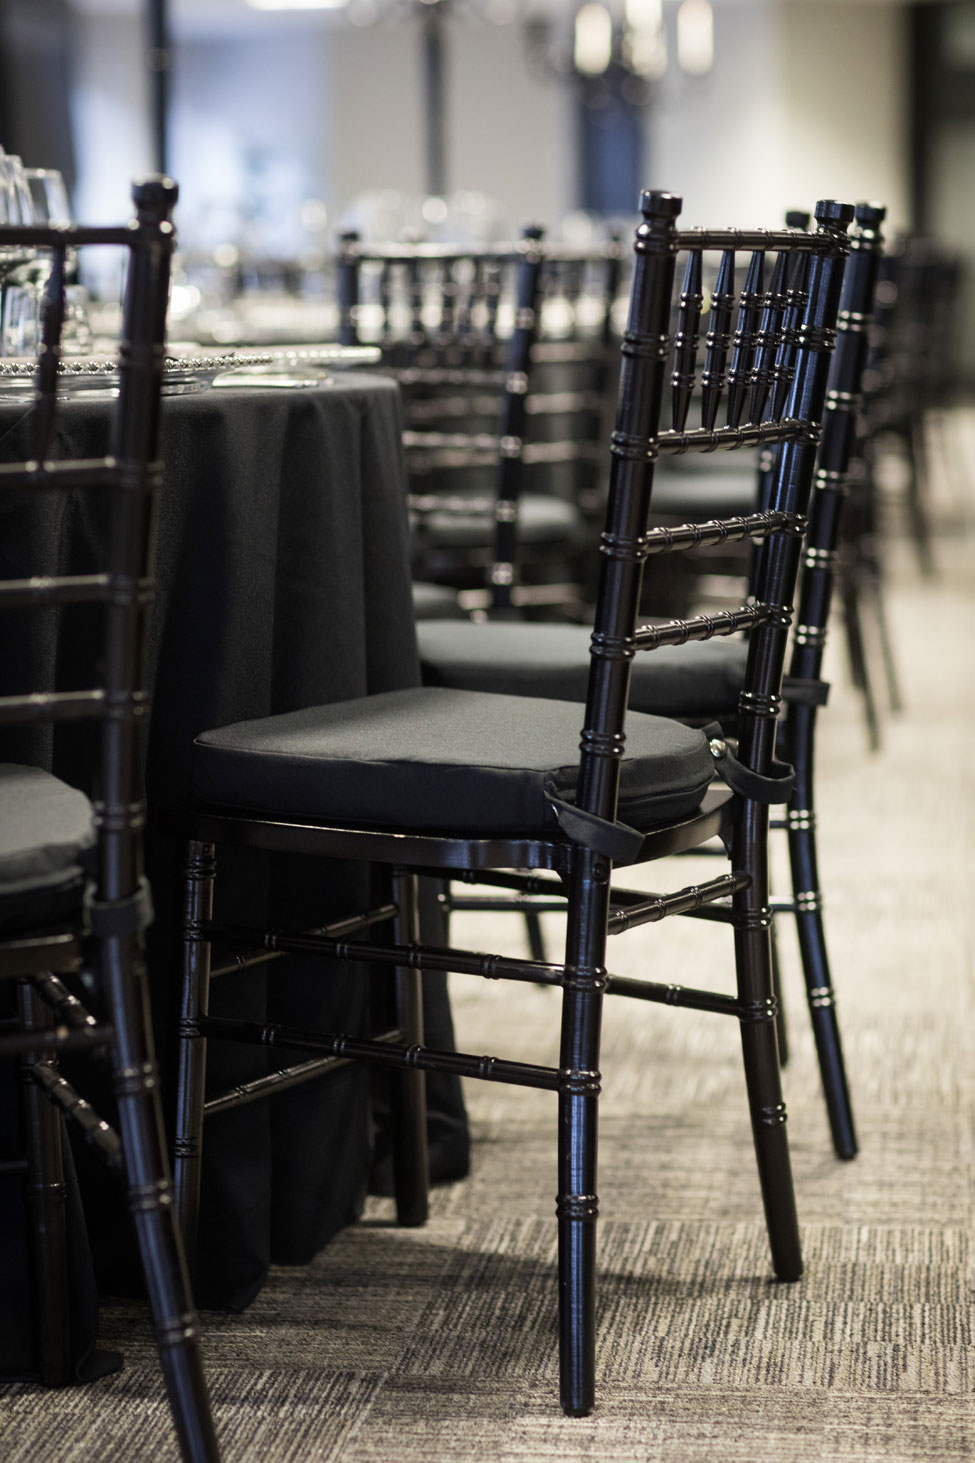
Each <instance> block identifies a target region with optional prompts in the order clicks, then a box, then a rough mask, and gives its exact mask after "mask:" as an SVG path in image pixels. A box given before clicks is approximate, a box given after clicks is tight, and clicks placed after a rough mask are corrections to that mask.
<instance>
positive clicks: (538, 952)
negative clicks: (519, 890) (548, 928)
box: [525, 909, 546, 962]
mask: <svg viewBox="0 0 975 1463" xmlns="http://www.w3.org/2000/svg"><path fill="white" fill-rule="evenodd" d="M525 934H526V935H527V936H528V950H529V954H530V955H531V958H532V960H541V961H543V962H544V961H545V959H546V954H545V936H544V935H543V934H542V921H541V918H540V916H539V914H538V911H537V910H534V909H526V910H525Z"/></svg>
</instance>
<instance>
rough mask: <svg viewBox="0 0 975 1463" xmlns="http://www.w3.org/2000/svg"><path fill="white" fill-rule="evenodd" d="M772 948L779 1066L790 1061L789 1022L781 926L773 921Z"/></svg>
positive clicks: (783, 1065) (785, 1064)
mask: <svg viewBox="0 0 975 1463" xmlns="http://www.w3.org/2000/svg"><path fill="white" fill-rule="evenodd" d="M770 939H771V949H772V994H773V996H774V997H775V1039H776V1042H777V1043H778V1048H779V1066H780V1067H785V1066H787V1065H788V1062H789V1023H788V1021H787V1019H786V1014H785V995H784V993H783V990H782V966H781V963H780V961H779V927H778V925H777V924H776V923H775V921H774V920H773V921H772V928H771V931H770Z"/></svg>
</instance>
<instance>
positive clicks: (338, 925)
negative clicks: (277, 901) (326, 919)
mask: <svg viewBox="0 0 975 1463" xmlns="http://www.w3.org/2000/svg"><path fill="white" fill-rule="evenodd" d="M397 912H398V907H397V905H395V904H381V905H379V907H378V908H377V909H368V910H366V911H365V912H364V913H363V914H353V915H348V916H346V917H345V918H344V919H337V920H333V921H332V923H331V924H327V925H322V927H321V929H317V930H307V931H306V932H305V933H306V934H309V935H315V936H318V935H323V936H325V937H326V938H329V939H337V938H338V937H339V935H355V934H358V933H359V931H360V930H368V929H371V928H372V926H373V925H378V924H382V922H383V921H384V920H387V919H392V918H393V917H394V916H395V915H396V914H397ZM288 953H289V952H288V951H287V950H262V951H261V953H260V954H258V955H236V956H235V957H234V958H233V960H228V961H227V962H226V963H225V964H224V965H219V966H217V967H216V969H214V970H211V971H210V979H211V980H215V979H216V977H217V976H218V975H233V974H234V972H235V971H240V970H249V969H250V968H251V966H253V965H266V964H267V963H268V961H269V960H281V959H283V958H284V956H285V955H287V954H288Z"/></svg>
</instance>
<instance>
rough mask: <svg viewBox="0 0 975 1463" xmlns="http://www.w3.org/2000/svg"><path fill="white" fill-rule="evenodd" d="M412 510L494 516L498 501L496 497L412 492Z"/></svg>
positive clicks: (416, 511)
mask: <svg viewBox="0 0 975 1463" xmlns="http://www.w3.org/2000/svg"><path fill="white" fill-rule="evenodd" d="M407 503H408V504H409V507H410V510H411V512H413V513H457V514H463V515H464V516H465V517H468V518H469V517H471V515H474V514H486V515H488V514H489V515H491V516H492V517H493V516H494V510H495V508H496V506H497V502H496V500H495V499H494V498H463V497H460V496H459V495H458V496H456V497H455V496H452V495H450V494H446V493H445V494H444V495H443V496H441V495H439V494H437V493H410V495H409V497H408V498H407Z"/></svg>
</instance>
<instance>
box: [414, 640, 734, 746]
mask: <svg viewBox="0 0 975 1463" xmlns="http://www.w3.org/2000/svg"><path fill="white" fill-rule="evenodd" d="M589 638H590V631H589V630H588V629H587V628H586V627H585V626H584V625H557V624H535V623H530V622H522V623H517V622H515V623H512V622H511V621H504V620H489V621H487V622H486V623H484V624H474V623H473V622H472V621H470V620H467V621H461V620H425V621H424V622H423V623H422V624H421V625H418V626H417V639H418V642H419V647H420V660H421V663H422V667H423V679H424V682H425V683H426V684H427V685H429V686H453V687H454V688H455V689H457V690H461V691H493V692H500V693H502V694H504V695H510V696H545V697H549V698H551V699H553V700H556V701H584V700H585V697H586V678H587V676H588V674H589ZM747 654H748V648H747V646H746V644H745V643H744V641H743V640H742V639H741V638H740V637H735V638H734V639H720V640H692V641H690V642H689V643H688V644H687V645H666V646H662V647H661V648H660V649H659V650H654V651H651V652H649V653H647V654H639V655H637V656H635V657H634V661H633V674H632V679H631V683H630V706H631V707H632V709H633V710H634V711H643V712H647V713H649V714H651V715H654V716H676V717H679V718H684V717H688V718H694V719H696V718H701V719H707V720H712V721H713V720H720V719H721V718H722V717H727V716H729V715H733V714H734V712H735V710H736V708H737V704H738V694H739V692H740V690H741V686H742V681H743V678H744V674H745V660H746V657H747Z"/></svg>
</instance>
